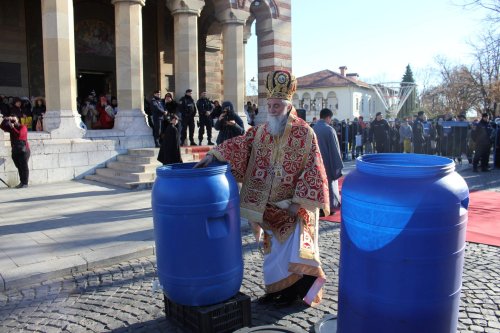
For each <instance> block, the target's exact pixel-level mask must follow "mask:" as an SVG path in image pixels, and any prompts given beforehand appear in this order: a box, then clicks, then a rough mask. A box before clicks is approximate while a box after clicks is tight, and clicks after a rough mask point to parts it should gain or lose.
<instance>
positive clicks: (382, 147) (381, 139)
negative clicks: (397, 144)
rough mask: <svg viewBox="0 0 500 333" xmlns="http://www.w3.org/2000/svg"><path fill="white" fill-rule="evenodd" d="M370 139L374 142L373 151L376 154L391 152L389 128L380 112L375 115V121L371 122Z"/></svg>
mask: <svg viewBox="0 0 500 333" xmlns="http://www.w3.org/2000/svg"><path fill="white" fill-rule="evenodd" d="M370 130H371V133H372V134H371V135H370V137H371V138H373V139H374V141H375V149H376V151H377V153H390V152H391V142H390V132H391V127H390V126H389V123H388V122H387V120H385V119H382V112H377V114H376V115H375V120H373V121H372V123H371V126H370Z"/></svg>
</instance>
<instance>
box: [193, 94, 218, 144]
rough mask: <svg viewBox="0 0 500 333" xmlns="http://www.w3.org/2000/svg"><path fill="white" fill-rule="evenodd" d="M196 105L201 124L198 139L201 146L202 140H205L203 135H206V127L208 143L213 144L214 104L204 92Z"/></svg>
mask: <svg viewBox="0 0 500 333" xmlns="http://www.w3.org/2000/svg"><path fill="white" fill-rule="evenodd" d="M196 107H197V108H198V116H199V119H200V120H199V124H200V126H199V127H200V128H199V129H198V141H199V144H200V146H201V142H202V141H203V135H205V129H206V130H207V139H208V145H209V146H212V145H213V142H212V118H211V116H210V115H211V113H212V111H213V109H214V105H213V104H212V102H211V101H210V100H209V99H208V97H207V93H206V92H202V93H201V97H200V99H198V101H197V102H196Z"/></svg>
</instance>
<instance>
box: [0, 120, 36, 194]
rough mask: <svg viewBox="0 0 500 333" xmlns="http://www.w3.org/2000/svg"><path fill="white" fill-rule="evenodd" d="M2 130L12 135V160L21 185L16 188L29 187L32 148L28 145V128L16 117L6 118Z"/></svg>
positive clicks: (0, 126)
mask: <svg viewBox="0 0 500 333" xmlns="http://www.w3.org/2000/svg"><path fill="white" fill-rule="evenodd" d="M0 128H1V129H2V130H4V131H5V132H9V134H10V145H11V147H12V160H13V161H14V165H15V166H16V168H17V170H18V171H19V180H20V183H19V185H17V186H16V188H25V187H28V178H29V168H28V160H29V158H30V146H29V144H28V128H27V127H26V125H23V124H21V123H20V122H19V118H17V117H16V116H9V117H6V118H4V120H3V121H2V123H1V124H0Z"/></svg>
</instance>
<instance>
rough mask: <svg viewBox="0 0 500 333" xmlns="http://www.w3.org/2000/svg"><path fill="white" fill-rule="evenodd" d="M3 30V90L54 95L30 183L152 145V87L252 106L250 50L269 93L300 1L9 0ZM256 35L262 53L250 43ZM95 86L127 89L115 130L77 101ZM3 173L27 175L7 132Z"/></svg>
mask: <svg viewBox="0 0 500 333" xmlns="http://www.w3.org/2000/svg"><path fill="white" fill-rule="evenodd" d="M253 24H255V35H256V36H252V35H251V26H252V25H253ZM0 29H1V30H2V31H3V32H5V33H2V34H0V68H1V69H2V74H3V75H2V77H1V78H0V95H4V96H20V97H21V96H27V97H36V96H43V97H45V100H46V105H47V112H46V114H45V118H44V131H43V132H30V133H29V136H28V140H29V143H30V146H31V158H30V160H29V168H30V184H40V183H50V182H56V181H63V180H70V179H78V178H82V177H84V176H85V175H87V174H91V173H93V172H94V170H95V169H96V168H97V167H102V166H104V165H105V163H106V162H107V161H111V160H114V159H116V156H117V155H118V154H122V153H125V152H126V151H127V149H130V148H143V147H154V142H153V138H152V135H151V128H150V127H149V126H148V124H147V121H146V115H145V113H144V100H145V99H150V97H151V94H152V92H153V91H154V90H158V89H159V90H160V91H161V92H162V95H165V94H166V93H167V92H173V94H174V95H175V97H176V99H179V98H180V97H182V96H183V95H184V92H185V90H186V89H192V91H193V97H194V98H195V99H197V98H198V97H199V95H200V93H201V92H203V91H206V92H207V93H208V96H209V97H210V98H211V99H219V100H229V101H232V102H233V104H234V105H237V106H243V105H244V102H245V86H246V84H245V82H246V80H247V78H246V77H245V59H246V57H257V59H258V73H259V77H258V86H259V89H258V90H259V92H260V91H264V90H263V89H262V88H263V85H264V81H265V77H266V75H267V73H268V72H269V71H272V70H275V69H278V68H283V69H288V70H291V68H292V59H291V54H292V52H291V50H292V49H291V0H286V1H278V0H261V1H259V0H253V1H247V0H206V1H201V0H43V1H32V0H20V1H9V0H0ZM249 38H257V45H258V52H257V54H251V55H249V54H245V43H246V42H247V40H248V39H249ZM91 92H95V94H96V95H106V96H116V97H117V99H118V109H119V111H118V113H117V115H116V118H115V122H114V127H113V128H112V129H106V130H103V129H100V130H92V129H85V128H84V127H83V126H82V125H81V124H82V121H81V116H80V115H79V114H78V112H77V100H83V99H84V98H85V97H86V96H87V95H88V94H90V93H91ZM261 94H262V95H261ZM261 94H259V102H260V103H259V104H262V103H264V101H265V94H264V93H261ZM260 110H262V111H263V113H265V110H264V108H262V107H261V108H260ZM259 115H260V113H259ZM0 177H1V178H2V179H4V180H7V181H8V183H10V184H17V182H18V180H17V169H16V168H15V166H14V164H13V162H12V159H11V158H10V142H9V136H8V135H7V134H5V135H4V133H0Z"/></svg>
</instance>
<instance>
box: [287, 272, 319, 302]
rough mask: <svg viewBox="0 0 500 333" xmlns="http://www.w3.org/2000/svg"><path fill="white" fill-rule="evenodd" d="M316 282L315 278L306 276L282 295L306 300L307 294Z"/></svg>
mask: <svg viewBox="0 0 500 333" xmlns="http://www.w3.org/2000/svg"><path fill="white" fill-rule="evenodd" d="M314 281H316V277H315V276H311V275H304V276H302V278H301V279H300V280H298V281H297V282H295V283H294V284H293V285H291V286H290V287H288V288H285V289H283V290H282V291H281V294H282V295H285V296H288V297H293V296H297V297H299V298H304V297H305V296H306V295H307V292H308V291H309V289H310V288H311V287H312V285H313V283H314Z"/></svg>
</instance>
